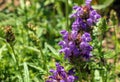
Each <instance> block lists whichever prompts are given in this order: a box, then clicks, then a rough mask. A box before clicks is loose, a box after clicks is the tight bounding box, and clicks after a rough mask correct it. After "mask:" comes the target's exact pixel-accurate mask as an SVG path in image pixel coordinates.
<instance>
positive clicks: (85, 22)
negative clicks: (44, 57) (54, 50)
mask: <svg viewBox="0 0 120 82" xmlns="http://www.w3.org/2000/svg"><path fill="white" fill-rule="evenodd" d="M91 1H92V0H86V2H85V3H86V5H85V6H74V7H73V9H74V10H75V13H73V14H72V15H71V16H70V18H74V19H75V21H74V22H73V24H72V31H71V32H68V31H66V30H62V31H61V34H62V36H63V40H62V41H60V42H59V45H60V46H61V47H62V49H61V50H60V53H64V54H65V58H66V59H68V60H69V61H70V62H71V63H72V64H73V65H75V66H78V65H79V66H78V68H77V70H81V67H82V66H83V65H84V64H80V63H82V61H83V62H84V61H86V60H89V59H90V57H91V56H92V55H91V51H92V49H93V48H92V46H91V45H90V44H89V42H90V41H91V40H92V38H91V35H90V32H91V30H92V28H91V27H92V26H93V25H94V24H96V22H97V21H98V19H99V18H100V17H101V16H100V15H99V14H98V13H97V12H96V10H94V9H93V8H92V7H91V6H90V3H91ZM79 67H80V69H79ZM56 68H57V69H56V70H51V71H50V72H51V73H52V74H53V75H52V76H50V77H49V79H48V80H47V81H46V82H74V81H75V76H73V73H70V72H69V73H67V72H65V70H64V67H62V66H60V64H59V63H57V64H56ZM75 69H76V68H75ZM86 69H87V67H86ZM86 69H85V68H84V69H83V70H86ZM83 70H82V71H83Z"/></svg>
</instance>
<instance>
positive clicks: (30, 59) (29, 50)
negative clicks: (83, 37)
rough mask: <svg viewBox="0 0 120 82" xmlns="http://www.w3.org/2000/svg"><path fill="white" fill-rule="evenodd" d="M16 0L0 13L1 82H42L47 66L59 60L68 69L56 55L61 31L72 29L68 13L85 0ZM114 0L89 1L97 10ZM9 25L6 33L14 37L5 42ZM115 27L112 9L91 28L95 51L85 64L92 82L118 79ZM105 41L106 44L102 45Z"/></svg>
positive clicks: (115, 22)
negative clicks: (107, 15)
mask: <svg viewBox="0 0 120 82" xmlns="http://www.w3.org/2000/svg"><path fill="white" fill-rule="evenodd" d="M19 1H20V2H19V5H18V6H16V5H14V0H12V2H11V3H5V4H7V5H6V8H5V9H2V10H1V11H2V12H0V82H44V81H45V80H46V79H47V78H48V76H49V69H51V68H55V62H60V63H61V64H62V65H63V66H65V69H66V70H69V69H70V68H71V67H72V66H71V65H69V63H68V61H66V60H64V56H63V55H60V54H59V49H60V47H59V46H58V42H59V41H60V40H61V39H62V38H61V35H60V30H62V29H68V30H69V29H71V22H72V21H73V20H71V21H70V20H69V19H68V16H69V15H70V13H71V12H72V6H73V5H76V4H77V5H80V4H83V2H84V1H83V0H19ZM67 1H68V4H67ZM113 1H114V0H110V2H109V0H105V2H104V0H99V2H97V0H93V3H92V4H93V5H94V4H96V5H97V6H98V7H96V6H95V5H94V6H93V7H94V8H96V9H99V10H100V9H103V8H104V9H107V10H108V8H107V7H108V6H109V5H111V3H113ZM103 2H104V3H103ZM107 2H109V3H107ZM101 4H102V5H101ZM101 11H102V10H101ZM105 13H109V12H105ZM9 26H11V32H10V33H9V34H12V35H11V37H15V39H13V40H10V41H7V40H6V38H8V37H9V38H10V39H11V37H10V36H7V35H6V29H7V28H8V27H9ZM67 26H68V27H67ZM118 27H119V26H118V18H117V16H116V12H115V11H111V13H110V16H109V19H107V18H106V17H105V16H104V15H103V18H102V19H101V20H100V22H98V24H97V25H96V26H95V27H94V29H93V34H92V38H93V41H92V42H91V44H92V46H93V47H94V51H93V52H92V53H93V57H92V59H91V61H90V62H89V63H88V64H90V65H89V69H90V70H92V71H91V75H92V77H91V78H92V79H88V80H90V81H91V82H115V79H116V78H117V79H119V77H118V76H117V74H119V73H120V71H119V69H120V65H119V61H118V58H119V53H120V52H119V48H120V47H119V45H120V42H119V36H118V34H119V28H118ZM111 29H113V31H112V32H111ZM7 32H8V31H7ZM107 35H110V36H107ZM109 41H111V42H109ZM104 42H108V43H106V44H105V45H104ZM109 46H113V48H111V47H110V48H109ZM110 60H111V61H112V62H111V61H110ZM109 61H110V62H109ZM85 79H87V78H85Z"/></svg>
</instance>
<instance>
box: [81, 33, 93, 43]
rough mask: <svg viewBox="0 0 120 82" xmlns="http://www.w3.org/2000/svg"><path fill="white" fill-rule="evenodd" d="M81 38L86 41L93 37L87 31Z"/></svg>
mask: <svg viewBox="0 0 120 82" xmlns="http://www.w3.org/2000/svg"><path fill="white" fill-rule="evenodd" d="M81 40H82V41H84V42H90V41H91V40H92V39H91V37H90V34H89V33H87V32H85V33H84V34H83V35H82V37H81Z"/></svg>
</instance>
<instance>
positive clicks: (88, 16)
mask: <svg viewBox="0 0 120 82" xmlns="http://www.w3.org/2000/svg"><path fill="white" fill-rule="evenodd" d="M91 1H92V0H86V2H85V3H86V5H85V6H74V7H73V10H74V11H75V12H74V13H73V14H72V15H71V16H70V18H75V21H74V22H73V24H72V29H73V30H77V31H79V30H81V29H82V30H83V31H86V30H87V29H88V28H90V27H91V26H92V25H93V24H96V23H97V22H98V19H99V18H101V16H100V15H99V14H98V13H97V12H96V10H94V9H93V8H92V7H91V6H90V3H91Z"/></svg>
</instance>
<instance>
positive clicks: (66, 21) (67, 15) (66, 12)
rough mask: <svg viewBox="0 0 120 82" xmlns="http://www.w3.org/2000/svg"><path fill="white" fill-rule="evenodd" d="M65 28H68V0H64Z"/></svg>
mask: <svg viewBox="0 0 120 82" xmlns="http://www.w3.org/2000/svg"><path fill="white" fill-rule="evenodd" d="M66 29H68V0H66Z"/></svg>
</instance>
